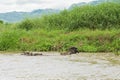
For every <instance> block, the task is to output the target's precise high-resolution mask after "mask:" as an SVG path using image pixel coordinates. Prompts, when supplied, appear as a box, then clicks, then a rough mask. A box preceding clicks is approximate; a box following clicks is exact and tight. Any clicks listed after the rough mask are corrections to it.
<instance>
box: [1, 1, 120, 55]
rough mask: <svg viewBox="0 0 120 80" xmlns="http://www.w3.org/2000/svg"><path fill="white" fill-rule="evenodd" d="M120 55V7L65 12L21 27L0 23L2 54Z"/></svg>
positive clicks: (103, 6) (26, 23)
mask: <svg viewBox="0 0 120 80" xmlns="http://www.w3.org/2000/svg"><path fill="white" fill-rule="evenodd" d="M71 46H76V47H77V48H78V49H79V51H81V52H115V53H116V54H120V5H119V4H116V3H104V4H100V5H96V6H92V5H85V6H81V7H75V8H74V9H72V10H63V11H61V12H60V13H57V14H52V15H43V16H42V17H40V18H34V19H25V20H24V21H22V22H20V23H14V24H5V23H0V51H25V50H29V51H66V50H67V49H68V48H69V47H71Z"/></svg>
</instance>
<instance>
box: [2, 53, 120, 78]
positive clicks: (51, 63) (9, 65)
mask: <svg viewBox="0 0 120 80" xmlns="http://www.w3.org/2000/svg"><path fill="white" fill-rule="evenodd" d="M0 80H120V65H119V64H117V65H112V63H110V62H109V61H107V60H104V59H96V58H95V59H93V58H92V59H91V61H90V59H88V57H85V56H81V57H77V55H68V56H60V55H51V56H24V55H18V54H12V55H8V54H7V55H3V54H1V55H0Z"/></svg>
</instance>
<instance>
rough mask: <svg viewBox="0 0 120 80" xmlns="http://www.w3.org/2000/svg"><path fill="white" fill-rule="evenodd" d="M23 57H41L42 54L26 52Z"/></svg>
mask: <svg viewBox="0 0 120 80" xmlns="http://www.w3.org/2000/svg"><path fill="white" fill-rule="evenodd" d="M22 55H26V56H40V55H42V53H36V52H29V51H25V52H23V54H22Z"/></svg>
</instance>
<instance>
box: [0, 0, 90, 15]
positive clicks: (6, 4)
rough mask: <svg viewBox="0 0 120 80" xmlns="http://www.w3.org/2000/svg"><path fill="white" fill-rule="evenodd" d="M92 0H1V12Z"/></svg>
mask: <svg viewBox="0 0 120 80" xmlns="http://www.w3.org/2000/svg"><path fill="white" fill-rule="evenodd" d="M89 1H92V0H0V13H1V12H10V11H32V10H34V9H45V8H52V9H64V8H68V7H69V6H70V5H71V4H73V3H78V2H89Z"/></svg>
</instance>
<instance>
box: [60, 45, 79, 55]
mask: <svg viewBox="0 0 120 80" xmlns="http://www.w3.org/2000/svg"><path fill="white" fill-rule="evenodd" d="M76 53H79V51H78V48H76V47H70V48H69V49H68V51H67V52H63V53H60V54H61V55H71V54H76Z"/></svg>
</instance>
